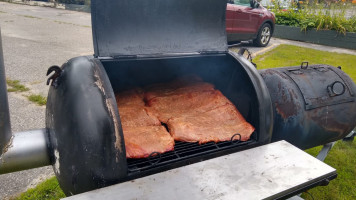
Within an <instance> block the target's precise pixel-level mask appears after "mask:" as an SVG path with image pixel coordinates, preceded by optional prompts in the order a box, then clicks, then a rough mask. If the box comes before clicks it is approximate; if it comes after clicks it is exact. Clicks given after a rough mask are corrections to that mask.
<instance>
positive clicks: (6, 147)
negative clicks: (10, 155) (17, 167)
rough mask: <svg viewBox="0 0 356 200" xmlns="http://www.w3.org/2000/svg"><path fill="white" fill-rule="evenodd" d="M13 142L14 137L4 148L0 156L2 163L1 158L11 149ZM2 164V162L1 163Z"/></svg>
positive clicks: (0, 159)
mask: <svg viewBox="0 0 356 200" xmlns="http://www.w3.org/2000/svg"><path fill="white" fill-rule="evenodd" d="M13 140H14V135H12V136H11V138H10V140H9V143H8V144H7V145H6V146H5V147H4V149H3V151H2V155H0V161H2V156H3V155H5V153H6V152H7V151H8V150H9V149H10V148H11V147H12V141H13ZM2 162H3V161H2Z"/></svg>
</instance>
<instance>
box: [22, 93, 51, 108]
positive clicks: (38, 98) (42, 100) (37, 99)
mask: <svg viewBox="0 0 356 200" xmlns="http://www.w3.org/2000/svg"><path fill="white" fill-rule="evenodd" d="M27 98H28V100H30V101H32V102H33V103H36V104H37V105H39V106H43V105H46V103H47V98H46V97H43V96H42V95H39V94H31V95H30V96H27Z"/></svg>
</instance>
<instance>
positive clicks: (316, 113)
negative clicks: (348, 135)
mask: <svg viewBox="0 0 356 200" xmlns="http://www.w3.org/2000/svg"><path fill="white" fill-rule="evenodd" d="M323 110H324V109H314V110H313V111H312V112H310V113H308V115H309V116H310V119H311V120H313V121H314V122H315V123H317V124H320V126H321V127H322V128H323V129H324V130H326V131H330V132H336V133H338V134H339V135H342V134H343V133H344V132H345V130H347V129H348V124H347V123H340V122H339V121H338V119H339V118H338V116H335V114H337V113H335V111H328V110H327V111H326V113H325V112H322V111H323Z"/></svg>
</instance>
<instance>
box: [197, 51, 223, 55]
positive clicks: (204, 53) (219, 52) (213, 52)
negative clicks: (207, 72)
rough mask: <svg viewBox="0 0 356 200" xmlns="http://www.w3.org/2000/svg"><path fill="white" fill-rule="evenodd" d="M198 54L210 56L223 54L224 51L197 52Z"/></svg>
mask: <svg viewBox="0 0 356 200" xmlns="http://www.w3.org/2000/svg"><path fill="white" fill-rule="evenodd" d="M198 53H200V54H202V55H211V54H223V53H226V52H225V51H199V52H198Z"/></svg>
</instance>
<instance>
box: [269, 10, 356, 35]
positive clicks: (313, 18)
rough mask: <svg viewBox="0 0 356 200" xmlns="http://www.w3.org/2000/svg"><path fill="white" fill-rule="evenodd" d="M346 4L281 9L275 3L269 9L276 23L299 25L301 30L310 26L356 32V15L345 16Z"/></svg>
mask: <svg viewBox="0 0 356 200" xmlns="http://www.w3.org/2000/svg"><path fill="white" fill-rule="evenodd" d="M350 8H351V7H350V6H348V4H345V5H344V4H333V5H331V6H329V7H328V8H324V7H322V6H320V5H313V6H310V5H309V6H305V7H304V8H303V9H297V7H292V8H290V9H288V10H286V9H281V8H280V7H279V6H278V4H275V5H274V7H273V8H272V9H271V10H272V11H273V12H274V13H275V15H276V24H279V25H286V26H296V27H300V28H301V30H302V31H306V30H308V29H311V28H316V29H317V30H336V31H337V32H339V33H341V34H346V32H356V16H355V15H354V16H352V17H350V18H347V17H346V15H345V13H346V9H350Z"/></svg>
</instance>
